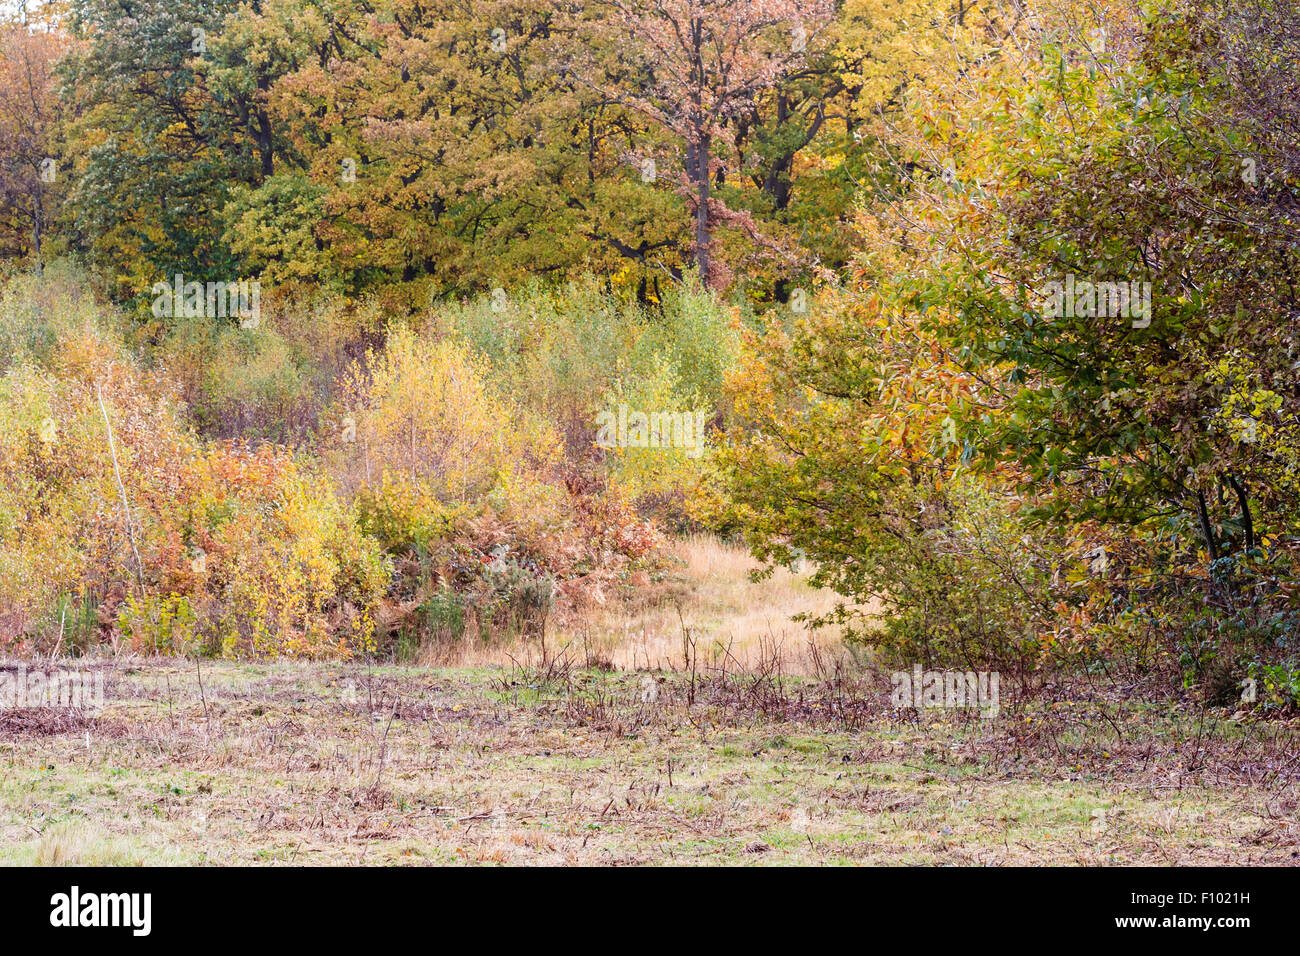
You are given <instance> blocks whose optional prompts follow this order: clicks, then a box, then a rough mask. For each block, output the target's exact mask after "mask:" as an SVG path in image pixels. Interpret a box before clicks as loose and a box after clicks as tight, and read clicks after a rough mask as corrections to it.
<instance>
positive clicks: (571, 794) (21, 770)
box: [0, 660, 1300, 865]
mask: <svg viewBox="0 0 1300 956" xmlns="http://www.w3.org/2000/svg"><path fill="white" fill-rule="evenodd" d="M97 666H103V667H106V668H109V669H110V673H109V674H108V675H107V687H108V689H107V692H106V698H107V699H106V704H105V707H104V708H103V710H102V712H100V713H98V714H96V715H93V716H87V715H73V714H70V713H67V712H56V711H44V712H41V711H9V712H7V713H4V714H0V862H3V863H6V864H31V863H37V864H114V865H122V864H137V863H138V864H149V863H159V864H312V863H366V864H421V863H441V864H445V863H458V862H459V863H466V864H475V863H496V864H684V863H703V864H709V863H716V864H756V865H773V864H777V865H780V864H810V863H844V864H872V863H876V864H878V863H902V864H910V863H918V864H919V863H928V864H944V863H965V864H988V865H999V864H1031V863H1048V864H1137V863H1146V864H1172V863H1180V864H1213V863H1230V864H1239V865H1279V864H1295V863H1297V862H1300V824H1298V823H1297V815H1296V806H1297V802H1296V799H1297V776H1298V775H1300V765H1298V761H1297V754H1298V753H1300V751H1297V748H1296V744H1297V739H1296V729H1297V728H1296V727H1294V726H1292V725H1288V724H1278V723H1272V724H1268V723H1254V724H1252V723H1245V722H1242V721H1241V720H1240V719H1234V718H1233V717H1232V715H1230V714H1226V713H1204V712H1198V711H1195V710H1192V709H1187V710H1183V709H1180V708H1177V707H1175V708H1169V707H1167V706H1162V707H1159V708H1152V707H1145V706H1141V705H1136V704H1126V705H1121V704H1118V703H1113V702H1112V703H1101V702H1096V701H1094V702H1087V701H1085V700H1084V699H1083V698H1082V697H1074V698H1071V696H1070V694H1068V693H1065V692H1062V693H1059V694H1058V695H1057V699H1056V700H1054V701H1049V700H1048V699H1047V698H1042V699H1039V700H1037V701H1036V702H1034V703H1026V704H1024V705H1023V706H1021V705H1016V704H1013V705H1012V706H1010V707H1004V709H1003V713H1002V714H1001V715H1000V716H999V717H997V718H995V719H991V720H986V719H980V718H978V717H975V716H963V715H959V714H952V713H947V714H938V715H936V714H934V713H933V712H922V713H921V714H919V715H918V713H917V712H915V711H908V712H895V711H891V710H890V709H889V702H888V694H887V685H884V686H883V687H882V686H881V685H880V684H879V683H875V682H872V681H870V680H868V679H866V678H863V679H861V680H856V679H847V678H842V679H835V678H827V679H817V678H813V677H799V678H785V679H783V680H780V681H778V680H777V678H776V677H775V676H774V675H771V674H768V675H762V674H749V675H727V676H725V677H724V676H722V675H721V674H719V673H713V674H710V675H708V676H702V675H699V674H697V675H696V676H695V677H694V678H692V676H691V675H690V674H689V673H682V672H678V673H655V674H651V673H648V672H646V673H643V672H634V671H633V672H627V671H623V672H608V671H603V670H597V671H592V670H579V669H568V668H563V667H557V668H553V669H551V670H550V671H549V672H548V671H545V670H542V669H541V668H524V667H520V668H513V669H510V668H454V669H427V668H410V667H392V666H388V667H367V666H364V665H355V664H352V665H346V666H336V665H323V664H311V665H306V664H295V663H277V664H256V665H254V664H240V663H205V664H203V666H202V667H201V668H199V667H196V666H195V665H194V664H193V663H189V664H186V663H183V662H178V661H166V662H162V661H156V660H155V661H144V660H141V661H134V662H126V661H122V660H119V661H117V662H111V663H106V664H101V665H97Z"/></svg>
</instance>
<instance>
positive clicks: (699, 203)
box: [690, 131, 713, 288]
mask: <svg viewBox="0 0 1300 956" xmlns="http://www.w3.org/2000/svg"><path fill="white" fill-rule="evenodd" d="M712 145H713V143H712V140H711V138H710V136H709V134H708V133H707V132H703V131H701V132H700V133H699V134H698V138H697V140H696V142H695V146H694V149H693V150H692V152H693V153H694V156H693V157H690V158H692V159H694V169H693V170H692V174H691V178H692V179H693V180H694V184H695V190H696V192H695V264H696V265H697V266H698V267H699V270H700V282H701V283H702V284H703V285H704V286H705V287H706V288H707V287H708V285H709V274H710V272H711V268H710V262H709V252H710V250H709V152H710V149H711V148H712Z"/></svg>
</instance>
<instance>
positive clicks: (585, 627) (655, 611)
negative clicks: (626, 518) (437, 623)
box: [419, 535, 848, 675]
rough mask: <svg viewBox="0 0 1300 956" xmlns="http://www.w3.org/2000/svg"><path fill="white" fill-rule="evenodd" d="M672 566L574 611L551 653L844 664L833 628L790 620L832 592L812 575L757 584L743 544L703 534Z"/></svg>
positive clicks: (730, 664) (798, 667)
mask: <svg viewBox="0 0 1300 956" xmlns="http://www.w3.org/2000/svg"><path fill="white" fill-rule="evenodd" d="M672 556H673V558H674V564H675V570H674V571H673V572H671V573H670V574H668V575H667V576H665V577H664V578H663V579H662V580H656V581H651V582H646V583H641V584H637V583H628V584H626V585H625V586H624V587H623V588H622V590H621V592H620V593H619V594H618V595H616V596H613V597H611V599H609V600H608V601H606V602H605V603H604V604H603V605H601V606H596V607H590V608H587V609H586V610H584V611H583V612H580V613H576V614H573V615H571V616H569V618H567V619H566V620H564V621H563V622H561V623H559V624H558V625H556V624H552V626H551V627H550V628H549V629H548V634H547V645H548V646H547V648H546V652H547V656H548V659H549V658H550V657H565V656H567V657H568V658H569V659H570V660H573V661H576V662H578V663H579V664H582V665H584V666H606V667H612V668H616V669H619V670H636V669H646V670H667V671H680V670H684V669H690V667H692V666H697V667H700V668H704V669H708V670H722V669H726V670H729V671H734V670H748V669H752V668H753V667H755V666H757V665H758V663H759V662H760V661H769V660H771V659H773V658H774V657H779V658H780V661H781V666H782V669H783V673H787V674H802V675H809V674H813V673H815V672H817V671H818V670H819V669H825V668H833V667H834V665H835V663H837V662H844V661H845V660H846V658H847V657H848V652H847V649H846V648H845V647H844V646H843V644H842V643H841V640H840V634H839V632H838V631H837V630H836V629H834V628H823V629H819V630H816V631H813V630H810V629H809V628H808V627H807V626H806V625H804V624H802V623H800V622H796V621H793V620H791V618H792V617H794V616H795V615H797V614H801V613H802V614H812V615H821V614H825V613H826V612H828V611H830V610H831V608H833V607H834V606H835V604H836V603H837V601H838V600H839V599H838V597H837V596H836V595H834V594H832V593H830V592H827V591H823V590H815V589H813V588H811V587H809V586H808V578H809V576H810V572H808V573H803V574H792V573H791V572H789V571H787V570H785V569H778V570H777V571H776V572H775V573H774V574H773V575H772V576H771V577H769V578H766V579H764V580H762V581H758V582H755V581H753V580H751V579H750V572H751V571H754V570H757V569H758V567H759V565H758V563H757V562H756V561H754V559H753V558H751V557H750V555H749V553H748V552H747V551H746V550H745V548H744V547H742V546H740V545H734V544H728V543H726V542H723V541H720V540H718V539H717V538H715V537H712V536H707V535H699V536H694V537H689V538H685V539H680V540H678V541H676V542H674V543H673V545H672ZM541 657H542V648H541V645H540V644H532V645H523V646H499V645H491V644H482V643H478V642H469V641H466V642H461V643H460V644H457V645H455V646H450V647H448V646H445V645H437V646H432V647H428V648H426V649H425V651H424V653H423V654H422V655H421V657H420V659H419V662H420V663H421V664H426V665H454V666H459V667H482V666H512V665H514V664H516V663H522V664H535V663H537V662H539V661H540V660H541Z"/></svg>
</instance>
